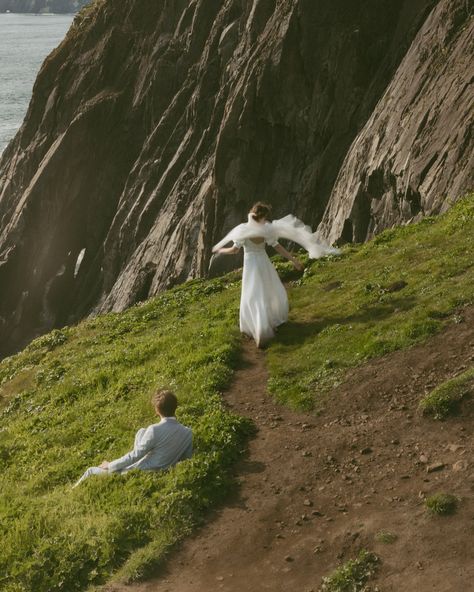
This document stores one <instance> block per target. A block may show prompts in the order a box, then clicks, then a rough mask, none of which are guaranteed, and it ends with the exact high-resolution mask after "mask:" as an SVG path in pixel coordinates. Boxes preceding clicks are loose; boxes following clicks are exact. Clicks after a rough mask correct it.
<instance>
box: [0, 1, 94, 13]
mask: <svg viewBox="0 0 474 592" xmlns="http://www.w3.org/2000/svg"><path fill="white" fill-rule="evenodd" d="M89 1H90V0H0V12H30V13H34V14H42V13H51V14H59V13H72V12H77V11H78V10H79V9H81V8H82V7H83V6H85V5H86V4H88V3H89Z"/></svg>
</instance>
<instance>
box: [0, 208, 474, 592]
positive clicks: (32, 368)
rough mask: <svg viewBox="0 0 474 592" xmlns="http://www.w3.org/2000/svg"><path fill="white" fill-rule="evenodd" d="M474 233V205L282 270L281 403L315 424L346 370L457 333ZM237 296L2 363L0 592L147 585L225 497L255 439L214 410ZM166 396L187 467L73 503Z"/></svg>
mask: <svg viewBox="0 0 474 592" xmlns="http://www.w3.org/2000/svg"><path fill="white" fill-rule="evenodd" d="M473 230H474V197H473V196H471V197H469V198H466V199H464V200H463V201H461V202H459V203H458V204H457V205H456V206H454V207H453V209H452V210H451V211H449V212H448V213H447V214H445V215H443V216H441V217H440V218H439V219H431V218H430V219H427V220H425V221H423V222H421V223H419V224H417V225H413V226H406V227H403V228H399V229H395V230H390V231H387V232H385V233H383V234H381V235H380V236H379V237H377V238H376V239H375V240H373V241H372V242H371V243H368V244H366V245H362V246H350V247H346V248H345V249H344V252H343V255H342V256H341V257H339V258H330V259H326V260H321V261H316V262H313V263H311V264H310V265H309V266H308V268H307V270H306V271H305V274H304V275H303V277H302V278H300V279H295V278H297V277H298V276H295V275H294V274H292V273H291V272H290V270H289V267H288V266H286V265H284V264H281V263H279V264H278V266H279V267H280V269H281V271H282V272H283V273H284V274H285V276H286V277H287V279H288V280H292V281H293V283H292V286H291V288H290V304H291V317H290V322H289V323H288V324H287V325H286V326H283V327H282V328H281V329H280V330H279V332H278V336H277V338H276V339H275V340H274V341H273V342H272V344H271V345H270V346H269V348H268V364H269V370H270V381H269V388H270V390H271V392H272V393H273V394H274V396H275V397H276V398H277V399H278V400H279V401H281V402H283V403H285V404H288V405H290V406H293V407H297V408H306V409H315V410H317V407H318V405H319V404H321V402H322V403H324V401H325V400H327V394H328V393H329V392H330V390H331V387H332V386H333V385H335V384H338V382H340V381H341V380H342V379H343V378H344V375H345V373H346V371H347V370H348V369H349V368H352V367H355V366H357V365H359V364H362V363H364V362H365V361H366V360H368V359H370V358H374V357H377V356H381V355H383V354H385V353H388V352H391V351H394V350H396V349H400V348H404V347H409V346H411V345H413V344H415V343H418V342H421V341H423V340H425V339H426V338H428V337H429V336H430V335H432V334H434V333H436V332H437V331H439V330H440V329H442V328H443V326H444V325H445V324H446V323H449V322H455V321H457V320H458V319H459V308H460V307H461V306H462V305H465V304H467V303H470V302H472V301H473V300H474V282H473V280H474V271H473V266H472V261H473V256H474V252H473V251H474V241H472V234H473ZM397 282H398V284H396V283H397ZM403 282H404V283H403ZM395 288H396V289H395ZM239 292H240V283H239V280H238V274H230V275H229V276H226V277H225V278H221V279H217V280H212V281H193V282H188V283H187V284H184V285H183V286H181V287H178V288H176V289H173V290H170V291H168V292H165V293H163V294H162V295H161V296H159V297H158V298H155V299H153V300H150V301H149V302H147V303H145V304H143V305H140V306H136V307H134V308H132V309H130V310H128V311H126V312H124V313H120V314H108V315H104V316H101V317H97V318H94V319H90V320H87V321H85V322H83V323H81V324H79V325H78V326H76V327H70V328H66V329H64V330H56V331H53V332H52V333H50V334H49V335H46V336H43V337H41V338H39V339H37V340H35V341H34V342H32V343H31V344H30V346H28V347H27V348H26V349H25V350H24V351H23V352H21V353H20V354H18V355H16V356H13V357H11V358H8V359H6V360H4V361H3V362H2V363H0V492H1V495H0V537H1V540H2V543H3V544H2V549H1V551H0V589H1V590H2V591H5V592H56V591H65V592H75V591H80V590H86V589H88V588H90V587H92V586H100V585H101V584H103V583H104V582H107V581H110V580H111V579H117V578H118V579H121V580H125V581H132V580H134V579H138V578H140V577H143V576H146V575H147V574H149V573H150V572H151V571H152V570H154V569H156V567H157V566H158V565H159V564H160V562H161V561H162V560H163V558H164V557H165V556H166V554H167V553H168V552H169V550H170V549H171V548H172V547H173V546H174V545H175V544H176V543H177V542H178V541H179V540H180V539H181V538H183V537H184V536H186V535H187V534H188V533H190V532H191V530H192V529H193V528H194V527H195V525H196V524H199V523H200V521H202V520H203V517H204V516H205V512H206V510H207V509H208V508H209V507H211V506H213V505H215V504H216V503H219V502H221V501H222V500H223V499H224V498H225V496H226V495H227V493H228V491H229V489H230V488H231V487H233V481H232V478H231V468H232V465H233V463H234V462H235V460H236V459H237V458H238V457H239V454H240V453H241V451H242V448H243V443H244V441H245V438H246V436H247V434H248V433H249V429H250V425H249V423H248V422H247V421H244V420H243V419H242V418H239V417H236V416H235V415H233V414H231V413H229V412H228V411H227V410H226V409H225V408H224V407H223V404H222V400H221V396H220V393H221V391H222V390H224V389H225V388H226V386H227V385H228V383H229V380H230V379H231V377H232V373H233V369H234V368H235V366H236V365H237V364H238V362H239V348H240V339H239V334H238V303H239ZM455 380H456V379H455ZM162 385H166V386H169V387H171V388H172V389H174V390H175V391H176V392H177V395H178V397H179V399H180V401H181V405H180V407H179V410H178V411H179V413H178V417H179V419H180V420H181V421H183V423H185V424H187V425H190V426H191V427H192V428H193V431H194V435H195V450H196V453H195V455H194V457H193V459H191V460H189V461H185V462H183V463H180V464H179V465H177V466H176V467H174V468H172V469H171V470H169V471H166V472H164V473H159V474H147V473H139V472H137V473H135V474H128V475H124V476H123V475H114V476H111V477H110V478H104V479H100V478H91V479H89V480H88V481H87V482H85V483H84V484H83V485H82V486H81V487H79V488H77V489H75V490H73V491H71V485H72V483H73V482H74V481H75V480H76V479H77V478H78V477H79V476H80V475H81V474H82V472H83V471H84V470H85V469H86V468H87V467H88V466H91V465H96V464H98V463H100V462H101V461H102V460H103V459H107V460H110V459H113V458H116V457H117V456H119V455H122V454H123V453H124V452H126V451H127V450H129V449H130V447H131V445H132V443H133V437H134V434H135V432H136V430H137V429H138V428H139V427H143V426H145V425H147V424H149V423H151V422H153V421H154V415H153V412H152V409H151V406H150V403H149V398H150V394H151V391H152V390H153V389H154V388H155V387H157V386H162ZM325 398H326V399H325ZM364 557H365V555H362V558H364ZM359 559H360V558H359ZM355 561H359V560H355ZM369 563H370V562H369ZM351 565H352V564H351ZM357 565H358V564H357V563H356V564H354V565H352V567H351V569H352V570H357ZM348 569H349V568H348ZM344 573H345V572H344ZM331 577H332V576H331ZM341 577H342V576H341ZM331 581H335V582H337V579H333V580H330V579H328V582H329V583H327V584H325V585H327V586H330V585H332V584H331V583H330V582H331ZM341 585H342V584H341ZM353 589H354V590H356V589H357V590H358V589H359V588H353ZM325 590H329V591H330V590H344V588H329V587H326V588H325Z"/></svg>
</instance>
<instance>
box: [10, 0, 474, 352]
mask: <svg viewBox="0 0 474 592" xmlns="http://www.w3.org/2000/svg"><path fill="white" fill-rule="evenodd" d="M467 8H469V3H466V2H465V1H464V0H462V1H461V0H459V1H457V0H450V1H448V0H446V1H444V0H443V1H441V2H435V0H360V1H359V2H357V3H351V2H347V0H331V1H329V0H317V1H316V0H285V1H283V0H253V1H251V0H225V1H223V2H215V1H214V0H168V1H167V2H166V3H164V4H162V3H155V2H152V3H151V2H149V1H148V0H122V1H121V2H116V1H115V0H96V2H95V3H94V4H93V5H92V6H91V7H88V8H86V9H85V10H84V11H83V12H82V13H81V14H80V16H79V17H77V18H76V20H75V23H74V25H73V27H72V29H71V31H70V32H69V34H68V36H67V38H66V40H65V41H64V43H63V44H62V45H61V46H60V47H59V48H58V49H57V50H56V51H55V52H53V53H52V54H51V56H50V57H49V58H48V59H47V60H46V62H45V64H44V66H43V68H42V70H41V72H40V75H39V76H38V79H37V82H36V85H35V88H34V93H33V98H32V101H31V104H30V107H29V111H28V114H27V117H26V119H25V122H24V124H23V126H22V128H21V130H20V131H19V133H18V135H17V136H16V138H15V139H14V140H13V141H12V142H11V144H10V145H9V146H8V148H7V149H6V150H5V152H4V154H3V156H2V160H1V162H0V174H1V178H0V316H1V321H0V324H3V328H2V329H1V334H0V348H2V352H1V353H3V354H5V353H7V352H9V351H12V350H13V349H15V348H17V347H19V346H20V345H22V344H23V343H24V342H25V341H26V340H28V339H30V338H31V337H32V336H34V335H35V334H37V333H39V332H42V331H45V330H47V329H49V328H52V327H54V326H59V325H62V324H65V323H70V322H74V321H75V320H77V319H79V318H81V317H82V316H84V315H86V314H88V313H90V312H92V311H107V310H121V309H123V308H125V307H127V306H129V305H131V304H133V303H134V302H137V301H139V300H143V299H145V298H147V297H149V296H151V295H153V294H155V293H157V292H158V291H159V290H161V289H163V288H165V287H167V286H170V285H172V284H175V283H177V282H181V281H184V280H186V279H187V278H190V277H196V276H200V275H204V274H206V273H207V268H208V263H209V259H210V250H211V246H212V244H213V243H214V242H216V241H217V239H218V238H220V237H221V235H222V234H223V233H224V232H226V231H227V230H228V229H229V228H230V227H231V226H233V225H234V224H236V223H238V222H240V221H241V220H242V218H243V217H244V216H245V214H246V211H247V209H248V207H249V205H250V204H251V203H252V202H254V201H255V200H257V199H262V200H267V201H269V202H271V203H273V204H274V214H275V215H276V216H280V215H284V214H287V213H288V212H293V213H295V214H296V215H299V216H300V217H302V218H304V219H305V221H307V222H308V223H312V224H313V226H315V225H317V224H319V223H320V222H321V225H320V229H321V232H323V233H325V234H327V235H328V236H330V237H331V239H336V238H339V237H340V236H341V235H347V236H348V238H350V239H353V238H355V239H356V240H360V239H361V237H362V238H365V237H366V236H368V235H370V234H371V233H373V232H375V231H378V230H380V229H381V228H383V227H386V226H388V225H391V224H393V223H394V222H397V223H398V222H400V221H403V220H406V219H408V218H411V217H413V212H414V211H415V210H416V209H417V208H418V211H419V212H424V211H430V212H431V211H437V210H439V209H441V208H442V207H444V202H442V201H439V200H440V198H441V199H443V198H444V197H445V194H443V191H444V190H445V188H446V187H448V185H449V184H448V185H446V184H444V185H443V184H441V181H442V182H443V183H445V182H446V178H447V177H452V178H453V179H456V182H455V183H454V181H453V182H452V184H451V185H449V187H450V190H451V194H450V197H453V198H455V197H457V196H458V195H459V194H460V193H462V192H463V191H465V190H466V189H467V188H468V186H469V183H470V182H471V180H472V179H470V178H469V170H468V167H467V164H466V165H461V164H459V162H460V161H461V160H462V159H463V158H465V157H466V155H469V152H470V151H469V147H470V145H471V144H470V142H471V141H472V140H471V136H469V135H468V129H469V124H472V113H471V114H469V113H468V114H467V115H466V111H465V106H466V104H465V102H462V101H461V103H462V105H461V103H460V101H459V100H458V99H457V98H456V97H457V94H456V93H455V92H453V93H452V92H451V87H450V86H449V81H450V80H454V79H455V80H456V81H459V85H460V86H459V87H456V88H458V90H459V91H460V89H461V86H462V84H464V85H467V84H468V83H469V80H466V81H464V82H461V80H464V79H463V77H464V76H465V73H466V65H465V64H464V65H462V64H461V65H458V61H456V60H454V58H452V57H451V56H450V57H449V60H450V63H451V64H452V65H451V69H450V68H448V67H446V69H445V74H444V75H443V73H442V71H441V68H437V69H436V71H434V72H432V78H431V77H430V74H429V68H427V69H426V74H425V76H424V77H423V76H421V73H420V74H419V75H417V77H414V76H413V75H412V73H410V72H407V73H406V75H405V77H404V67H405V66H404V65H403V64H406V63H408V64H411V67H412V70H413V69H415V68H416V64H415V62H416V47H417V46H420V47H421V45H420V44H423V47H425V46H426V47H430V46H431V44H433V43H435V41H436V43H437V47H438V46H439V48H440V50H439V51H440V52H441V55H444V53H443V52H444V51H447V50H449V51H451V49H450V48H454V47H456V48H457V49H456V51H463V52H466V59H465V62H466V64H468V63H469V59H471V58H472V46H470V45H469V36H468V33H469V31H468V30H469V28H470V27H472V19H470V18H469V15H468V13H467ZM443 15H448V16H449V17H450V19H451V21H452V27H451V28H449V26H448V24H447V22H446V16H443ZM441 21H443V22H441ZM443 27H447V28H446V30H448V28H449V31H451V33H450V34H449V35H450V37H449V39H448V38H446V39H444V41H443V39H440V38H439V31H440V30H444V29H443ZM414 48H415V49H414ZM469 51H470V52H471V53H470V54H469V53H468V52H469ZM410 55H413V57H412V58H410ZM432 58H433V56H432V55H431V54H430V55H428V56H426V59H425V62H424V63H426V62H427V61H431V60H432ZM420 68H421V66H420ZM417 71H418V70H417ZM448 74H449V77H448V78H447V76H448ZM406 77H408V78H406ZM397 80H398V82H397ZM436 80H438V82H437V83H436ZM410 81H411V82H410ZM436 84H437V85H438V87H439V90H440V91H441V90H442V92H443V95H444V99H443V100H441V98H440V97H438V98H439V100H438V99H437V101H436V103H435V105H436V108H434V109H433V111H432V114H431V116H430V115H429V116H428V118H427V119H426V121H425V124H424V127H422V126H419V128H416V129H415V127H416V125H415V123H413V125H414V126H415V127H414V128H413V131H412V132H411V133H409V134H408V133H407V134H401V130H397V132H396V133H391V134H390V133H389V131H388V130H387V124H386V123H385V124H384V123H383V122H384V121H386V120H387V118H393V117H396V109H400V108H401V107H402V105H401V100H402V99H403V100H404V101H406V103H407V105H408V108H409V109H410V108H412V109H413V110H415V109H419V108H420V105H422V107H423V115H422V117H423V116H424V113H425V112H426V111H427V110H428V108H429V104H430V101H434V95H433V93H432V94H431V95H430V94H428V95H426V96H425V91H426V90H427V89H430V88H433V87H435V86H436ZM393 85H395V86H394V90H393V91H392V93H391V94H390V91H389V89H390V88H391V87H392V86H393ZM408 90H409V94H407V93H408ZM396 92H398V93H399V98H397V96H396V94H395V93H396ZM433 92H434V91H433ZM465 92H466V96H467V93H468V90H466V91H465ZM410 97H412V98H411V99H410ZM423 97H425V98H423ZM389 99H390V100H389ZM383 101H385V104H386V107H385V109H384V108H382V107H381V105H382V103H383ZM395 107H396V109H395ZM460 110H461V111H460ZM461 112H462V114H464V115H463V116H464V117H465V120H462V116H461V115H460V113H461ZM399 117H400V118H401V117H403V118H410V117H411V118H412V119H409V121H410V122H415V121H416V120H417V117H418V118H419V114H418V115H417V114H416V113H413V114H412V115H411V116H410V114H409V112H408V111H407V110H406V111H403V109H401V110H400V111H399ZM461 120H462V121H461ZM404 121H405V119H404ZM407 121H408V119H407ZM442 121H446V122H448V121H453V127H454V126H455V125H458V124H462V130H461V129H459V130H457V131H458V133H460V134H461V136H462V138H463V146H464V147H463V149H462V154H463V155H465V156H462V157H461V156H460V157H459V158H457V157H456V154H455V153H454V152H452V151H451V153H450V155H449V158H448V155H447V156H445V157H442V148H441V147H440V146H441V142H442V138H441V137H440V132H439V130H440V129H441V126H442V125H443V124H442V123H441V122H442ZM383 125H385V132H384V134H385V135H384V137H383V138H380V140H379V142H380V147H379V148H378V149H377V151H376V155H377V158H378V157H379V156H380V159H379V160H376V159H375V158H373V159H372V160H371V159H369V158H368V157H367V149H365V152H363V153H362V154H363V155H364V156H363V160H362V161H359V160H358V159H359V156H355V150H356V148H357V145H358V142H361V143H364V142H369V140H368V139H367V140H366V138H369V137H370V134H371V133H372V131H373V130H375V129H377V126H379V127H380V129H382V126H383ZM444 125H446V124H444ZM417 130H418V131H417ZM430 130H437V131H436V134H437V138H438V143H437V144H436V145H432V144H431V141H430V138H431V135H430V134H431V131H430ZM454 131H455V130H453V133H452V136H450V137H452V142H456V139H455V133H454ZM364 133H365V135H364ZM381 133H382V132H381V131H380V132H379V135H380V134H381ZM423 134H424V136H423ZM422 136H423V137H424V140H423V142H422V140H421V137H422ZM361 137H362V138H363V141H362V140H359V138H361ZM377 137H379V136H377ZM390 138H391V139H390ZM416 142H418V144H417V145H419V150H420V152H419V153H418V154H417V155H416V156H415V159H416V163H421V162H422V161H423V162H425V165H422V164H417V165H416V167H417V168H416V170H417V171H418V173H420V174H419V175H418V177H417V176H416V175H415V173H414V172H413V171H414V168H413V167H414V163H413V164H411V165H410V162H409V160H408V164H407V165H405V166H409V165H410V166H411V167H412V168H411V169H410V170H411V171H412V172H411V173H410V183H409V191H407V193H406V195H405V193H404V194H403V195H404V196H405V197H404V198H403V199H404V201H406V202H407V203H410V200H411V201H412V202H413V203H415V202H416V204H417V203H418V202H419V205H416V204H415V205H414V206H413V208H414V209H410V210H409V211H408V210H407V209H406V208H398V209H397V207H395V206H393V207H392V208H391V207H390V199H392V201H393V202H394V203H395V202H396V201H397V200H399V199H400V198H399V191H400V189H399V188H400V187H402V190H403V191H405V188H406V185H405V184H403V179H401V181H400V182H399V184H398V185H396V187H395V189H393V187H394V185H393V178H392V176H391V174H393V176H397V175H400V170H402V168H403V167H401V164H400V163H402V164H403V162H405V160H403V158H402V156H397V158H398V160H397V159H394V155H398V154H399V153H403V154H404V155H405V156H404V158H405V159H406V158H407V154H408V153H409V152H410V149H412V146H413V145H414V144H415V143H416ZM438 144H439V145H438ZM459 149H460V148H459ZM471 153H472V150H471ZM351 154H354V157H353V158H352V160H351ZM435 154H436V155H437V157H436V158H438V157H439V161H438V160H433V162H432V164H431V165H430V167H429V168H428V169H427V172H426V174H425V175H424V177H423V179H422V178H421V177H422V175H421V172H422V170H424V169H420V167H421V166H424V167H426V166H427V163H428V162H430V161H431V160H432V159H434V155H435ZM411 155H412V156H413V155H414V153H413V152H412V153H411ZM453 159H454V160H456V162H453ZM399 161H400V162H399ZM351 163H352V164H351ZM357 167H360V168H357ZM394 167H395V168H394ZM456 167H457V168H456ZM351 170H353V173H351ZM437 170H439V172H438V173H436V175H435V174H434V172H435V171H437ZM454 171H458V172H454ZM418 173H417V174H418ZM351 174H352V177H350V175H351ZM406 174H407V175H408V173H406ZM344 175H346V177H347V180H346V181H344V179H345V178H346V177H344ZM364 175H366V177H364ZM356 177H357V179H358V181H357V182H358V183H359V184H362V183H367V184H368V186H369V188H370V190H371V191H375V189H377V191H378V192H379V194H380V196H379V197H375V198H374V199H376V200H378V201H376V204H375V205H373V204H372V201H371V200H369V199H368V198H367V196H366V194H364V193H363V191H362V190H361V191H362V193H360V196H359V197H357V199H356V197H351V196H352V193H349V195H348V196H347V203H346V201H345V199H344V182H345V183H346V185H347V187H349V186H350V189H351V191H353V189H354V188H353V187H352V185H351V184H352V182H353V181H352V180H351V179H353V178H354V179H355V178H356ZM370 179H372V180H370ZM336 180H337V182H336ZM422 184H424V187H426V189H421V185H422ZM440 184H441V185H440ZM374 188H375V189H374ZM390 191H392V193H390ZM410 192H412V193H410ZM417 192H418V193H419V195H420V196H422V197H420V198H417ZM366 193H367V191H366ZM357 195H359V194H357ZM370 195H371V194H370ZM390 195H392V198H390ZM361 196H362V197H361ZM351 200H352V206H350V207H349V206H348V204H349V203H350V202H351ZM376 206H378V207H376ZM382 206H383V207H382ZM339 209H341V211H343V215H342V217H341V216H340V215H339ZM382 210H383V211H382ZM399 210H400V211H401V212H402V213H401V214H400V211H399ZM358 212H359V213H358ZM393 212H395V214H394V213H393ZM367 217H368V218H369V223H367ZM372 218H373V220H374V221H373V222H372V221H371V220H372ZM346 221H347V222H346ZM349 225H350V229H349V230H348V227H349Z"/></svg>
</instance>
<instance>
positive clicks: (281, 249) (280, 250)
mask: <svg viewBox="0 0 474 592" xmlns="http://www.w3.org/2000/svg"><path fill="white" fill-rule="evenodd" d="M273 248H274V249H275V251H276V252H277V253H280V255H282V256H283V257H285V258H286V259H288V261H291V262H292V263H293V265H294V266H295V268H296V269H297V270H298V271H303V269H304V265H303V264H302V263H300V261H298V259H297V258H296V257H294V256H293V255H292V254H291V253H290V252H289V251H287V250H286V249H285V247H282V246H281V245H280V244H278V245H275V246H274V247H273Z"/></svg>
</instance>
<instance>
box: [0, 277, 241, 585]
mask: <svg viewBox="0 0 474 592" xmlns="http://www.w3.org/2000/svg"><path fill="white" fill-rule="evenodd" d="M238 292H239V285H238V282H235V277H233V276H228V277H227V278H225V279H221V280H214V281H211V282H202V281H195V282H190V283H188V284H186V285H185V286H183V287H179V288H177V289H175V290H172V291H170V292H167V293H164V294H163V295H162V296H160V297H158V298H156V299H154V300H152V301H149V302H147V303H146V304H144V305H142V306H137V307H134V308H132V309H130V310H129V311H127V312H125V313H122V314H109V315H105V316H102V317H98V318H95V319H92V320H88V321H86V322H84V323H81V324H80V325H78V326H77V327H73V328H67V329H65V330H62V331H58V330H57V331H53V332H52V333H50V334H49V335H46V336H44V337H41V338H39V339H37V340H36V341H34V342H32V343H31V345H30V346H29V347H27V348H26V350H24V351H23V352H22V353H20V354H19V355H17V356H14V357H11V358H8V359H6V360H4V361H3V362H2V363H1V364H0V385H1V386H0V400H1V402H2V406H1V407H0V411H1V415H0V491H1V497H0V539H1V541H2V545H1V551H0V589H1V590H2V591H5V592H20V591H28V592H54V591H59V590H63V591H67V592H73V591H76V590H84V589H86V588H88V587H89V586H91V585H99V584H101V583H104V582H106V581H107V580H109V579H110V578H111V577H120V578H121V579H122V580H126V581H127V580H128V581H130V580H133V579H136V578H139V577H141V576H143V575H146V574H147V573H149V572H150V570H153V569H154V568H156V566H157V564H159V562H160V561H161V560H162V558H163V557H164V556H165V555H166V553H167V552H168V551H169V549H170V548H171V547H172V546H173V545H174V544H175V543H176V542H177V541H178V540H180V539H181V538H182V537H183V536H185V535H186V534H188V533H189V532H190V531H191V530H192V529H193V527H194V526H195V525H196V524H198V523H199V522H200V521H201V520H202V517H203V515H204V513H205V511H206V509H207V508H209V507H210V506H212V505H214V504H215V503H217V502H219V501H220V500H222V499H223V498H224V497H225V495H226V494H227V492H228V491H229V488H230V487H232V486H233V481H232V479H231V476H230V468H231V466H232V464H233V462H234V461H235V460H236V458H238V456H239V454H240V452H241V450H242V448H243V443H244V439H245V437H246V434H247V433H248V430H249V424H248V422H246V421H245V420H243V419H241V418H238V417H236V416H235V415H232V414H230V413H229V412H227V411H226V410H225V409H224V407H223V405H222V401H221V397H220V391H222V390H223V389H225V388H226V385H227V384H228V382H229V379H230V378H231V376H232V372H233V368H234V366H235V365H236V363H237V362H238V355H239V337H238V327H237V326H236V317H237V311H238ZM160 385H169V386H171V388H173V389H174V390H175V391H176V393H177V395H178V397H179V400H180V402H181V404H180V407H179V408H178V418H179V419H180V420H181V421H182V422H183V423H185V424H186V425H189V426H191V427H192V428H193V432H194V442H195V455H194V457H193V458H192V459H191V460H188V461H184V462H182V463H180V464H178V465H177V466H176V467H174V468H172V469H170V470H168V471H166V472H163V473H155V474H153V473H143V472H139V471H136V472H133V473H130V474H127V475H114V476H110V477H107V478H90V479H89V480H88V481H86V482H85V483H84V484H83V485H81V486H80V487H78V488H77V489H75V490H71V485H72V484H73V483H74V481H75V480H76V479H77V478H78V477H79V476H80V475H81V474H82V472H83V471H84V470H85V469H86V468H87V467H88V466H92V465H97V464H98V463H100V461H101V460H103V459H108V460H111V459H113V458H117V457H118V456H121V455H122V454H123V453H125V452H126V451H127V450H129V449H130V448H131V447H132V445H133V438H134V434H135V432H136V430H137V429H138V428H139V427H142V426H146V425H148V424H150V423H153V422H154V421H156V417H155V416H154V413H153V411H152V408H151V405H150V402H149V399H150V393H151V391H152V390H153V389H154V388H155V387H157V386H160Z"/></svg>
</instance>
